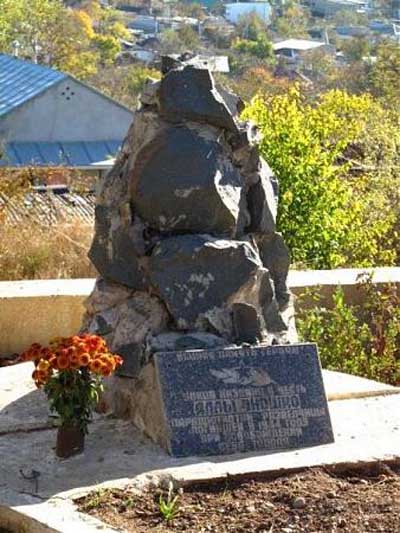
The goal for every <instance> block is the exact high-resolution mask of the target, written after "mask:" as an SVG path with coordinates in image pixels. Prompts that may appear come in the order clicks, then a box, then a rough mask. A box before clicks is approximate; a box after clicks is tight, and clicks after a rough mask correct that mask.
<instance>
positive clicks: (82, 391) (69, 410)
mask: <svg viewBox="0 0 400 533" xmlns="http://www.w3.org/2000/svg"><path fill="white" fill-rule="evenodd" d="M20 359H21V360H22V361H33V363H34V365H35V370H34V372H33V374H32V378H33V379H34V381H35V384H36V386H37V387H38V388H43V390H44V392H45V393H46V394H47V397H48V399H49V402H50V409H51V410H52V411H56V412H57V413H58V414H59V417H60V422H61V426H64V427H69V428H71V427H75V428H78V429H79V430H80V431H81V432H83V433H87V426H88V423H89V421H90V419H91V415H92V411H93V409H94V408H95V407H96V405H97V402H98V399H99V393H100V392H101V391H102V377H103V376H104V377H105V376H110V375H111V374H112V373H113V372H114V370H115V369H116V368H117V367H118V366H120V365H121V364H122V358H121V357H120V356H119V355H116V354H112V353H111V352H110V351H109V349H108V348H107V344H106V342H105V340H104V339H102V338H101V337H99V336H97V335H74V336H72V337H62V338H57V339H54V340H52V341H50V344H49V346H41V345H40V344H37V343H35V344H32V346H31V347H30V348H29V349H28V350H26V351H25V352H24V353H23V354H21V356H20Z"/></svg>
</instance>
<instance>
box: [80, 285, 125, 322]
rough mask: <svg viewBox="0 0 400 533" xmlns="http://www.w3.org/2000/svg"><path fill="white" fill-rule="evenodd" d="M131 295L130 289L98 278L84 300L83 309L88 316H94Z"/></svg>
mask: <svg viewBox="0 0 400 533" xmlns="http://www.w3.org/2000/svg"><path fill="white" fill-rule="evenodd" d="M132 295H133V291H132V289H129V288H128V287H126V286H125V285H121V284H119V283H113V282H112V281H108V280H106V279H103V278H98V279H97V280H96V283H95V286H94V289H93V291H92V293H91V294H90V296H89V297H88V298H86V300H85V303H84V305H85V309H86V311H87V312H88V313H89V314H91V315H95V314H96V313H100V312H101V311H105V310H106V309H109V308H110V307H114V306H115V305H117V304H119V303H121V302H123V301H125V300H128V298H130V297H131V296H132Z"/></svg>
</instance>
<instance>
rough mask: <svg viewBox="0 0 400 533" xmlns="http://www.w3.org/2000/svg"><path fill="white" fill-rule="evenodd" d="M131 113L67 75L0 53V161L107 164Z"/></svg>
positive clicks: (104, 166) (91, 166)
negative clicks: (0, 151)
mask: <svg viewBox="0 0 400 533" xmlns="http://www.w3.org/2000/svg"><path fill="white" fill-rule="evenodd" d="M132 120H133V112H132V111H131V110H129V109H128V108H126V107H124V106H123V105H121V104H119V103H118V102H116V101H115V100H112V99H111V98H109V97H107V96H105V95H104V94H102V93H101V92H99V91H97V90H96V89H94V88H92V87H89V86H88V85H85V84H84V83H82V82H80V81H78V80H76V79H75V78H73V77H72V76H69V75H68V74H64V73H62V72H59V71H57V70H54V69H51V68H48V67H44V66H41V65H36V64H33V63H30V62H27V61H22V60H20V59H17V58H15V57H11V56H7V55H2V54H0V144H1V145H2V148H3V152H5V155H3V158H2V159H1V160H0V165H1V166H10V167H20V166H59V165H61V166H66V167H72V168H79V169H85V170H93V169H94V170H98V171H102V170H105V169H108V168H109V167H110V166H111V160H112V158H113V157H114V156H115V154H116V152H117V151H118V148H119V146H120V145H121V143H122V141H123V139H124V137H125V135H126V133H127V130H128V128H129V126H130V124H131V122H132Z"/></svg>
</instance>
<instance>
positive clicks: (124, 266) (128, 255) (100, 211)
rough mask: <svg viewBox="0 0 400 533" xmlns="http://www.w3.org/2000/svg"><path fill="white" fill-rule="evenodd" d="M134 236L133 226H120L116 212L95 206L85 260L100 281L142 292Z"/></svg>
mask: <svg viewBox="0 0 400 533" xmlns="http://www.w3.org/2000/svg"><path fill="white" fill-rule="evenodd" d="M135 237H136V236H135V230H134V227H133V226H131V225H130V224H126V223H125V224H124V223H123V222H122V221H121V219H120V217H119V214H118V213H117V212H116V210H114V209H111V208H109V207H105V206H102V205H98V206H96V210H95V235H94V239H93V242H92V245H91V247H90V250H89V254H88V255H89V259H90V260H91V261H92V263H93V264H94V266H95V268H96V270H97V271H98V272H99V274H100V275H101V276H102V277H103V278H106V279H109V280H111V281H114V282H118V283H122V284H123V285H127V286H128V287H130V288H132V289H136V290H142V289H144V288H145V286H146V283H145V279H144V275H143V272H142V271H141V269H140V267H139V260H138V255H137V251H136V249H137V244H136V238H135Z"/></svg>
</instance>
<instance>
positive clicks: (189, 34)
mask: <svg viewBox="0 0 400 533" xmlns="http://www.w3.org/2000/svg"><path fill="white" fill-rule="evenodd" d="M178 34H179V39H180V40H181V41H182V43H183V44H184V46H185V47H186V48H188V49H189V50H192V51H193V50H194V51H196V49H197V48H198V47H199V46H200V39H199V35H198V33H197V32H196V30H194V29H193V28H192V27H191V26H189V25H184V26H182V28H181V29H180V30H179V32H178Z"/></svg>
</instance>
